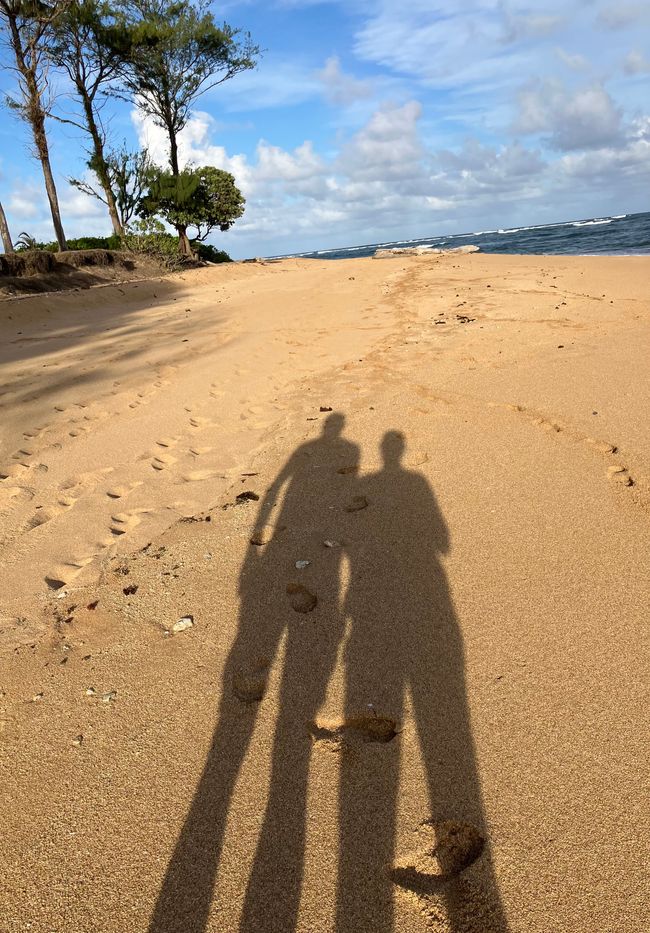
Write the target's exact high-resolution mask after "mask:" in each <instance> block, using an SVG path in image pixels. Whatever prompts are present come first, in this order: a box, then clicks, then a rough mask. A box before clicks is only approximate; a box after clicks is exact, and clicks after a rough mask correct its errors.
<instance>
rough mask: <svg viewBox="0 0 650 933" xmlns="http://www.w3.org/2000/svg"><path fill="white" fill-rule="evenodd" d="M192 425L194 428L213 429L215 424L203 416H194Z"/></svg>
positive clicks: (191, 419)
mask: <svg viewBox="0 0 650 933" xmlns="http://www.w3.org/2000/svg"><path fill="white" fill-rule="evenodd" d="M190 424H191V425H192V427H193V428H207V427H212V425H213V424H214V422H213V421H210V419H209V418H203V417H202V416H201V415H192V417H191V418H190Z"/></svg>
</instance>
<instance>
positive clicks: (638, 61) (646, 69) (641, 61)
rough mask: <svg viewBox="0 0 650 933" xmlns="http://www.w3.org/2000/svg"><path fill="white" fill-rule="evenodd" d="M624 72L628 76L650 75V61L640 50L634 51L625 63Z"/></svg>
mask: <svg viewBox="0 0 650 933" xmlns="http://www.w3.org/2000/svg"><path fill="white" fill-rule="evenodd" d="M623 70H624V71H625V74H628V75H641V74H650V59H648V58H646V57H645V55H644V54H643V52H639V51H638V49H632V51H631V52H629V53H628V54H627V56H626V58H625V61H624V62H623Z"/></svg>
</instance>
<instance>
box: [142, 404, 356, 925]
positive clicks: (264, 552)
mask: <svg viewBox="0 0 650 933" xmlns="http://www.w3.org/2000/svg"><path fill="white" fill-rule="evenodd" d="M344 420H345V419H344V417H343V416H342V415H340V414H337V413H333V414H332V415H329V416H328V418H327V419H326V420H325V422H324V424H323V431H322V434H321V436H320V437H318V438H317V439H315V440H313V441H309V442H307V443H305V444H303V445H301V446H300V447H299V448H298V449H297V450H296V451H295V452H294V453H293V455H292V456H291V457H290V459H289V460H288V461H287V463H286V465H285V466H284V468H283V469H282V470H281V472H280V473H279V474H278V476H277V478H276V479H275V481H274V482H273V484H272V485H271V487H270V488H269V489H268V491H267V493H266V495H265V496H264V498H263V500H262V502H261V504H260V508H259V513H258V516H257V522H256V528H257V529H258V530H259V536H258V537H257V538H255V536H254V540H258V541H259V542H265V543H260V544H259V546H255V545H253V544H251V546H250V549H249V551H248V554H247V557H246V559H245V561H244V563H243V566H242V570H241V575H240V585H239V593H240V617H239V627H238V631H237V634H236V637H235V641H234V643H233V646H232V648H231V650H230V652H229V655H228V658H227V661H226V664H225V670H224V676H223V686H222V693H221V700H220V705H219V710H218V717H217V725H216V729H215V733H214V737H213V741H212V745H211V749H210V752H209V754H208V757H207V761H206V764H205V767H204V770H203V774H202V776H201V779H200V781H199V784H198V787H197V789H196V793H195V796H194V799H193V801H192V804H191V808H190V811H189V813H188V815H187V818H186V820H185V823H184V825H183V828H182V830H181V833H180V836H179V838H178V841H177V843H176V846H175V848H174V851H173V854H172V856H171V860H170V862H169V866H168V868H167V872H166V875H165V878H164V881H163V884H162V888H161V891H160V894H159V896H158V899H157V903H156V906H155V909H154V913H153V916H152V919H151V921H150V926H149V931H150V933H204V931H205V930H206V929H207V924H208V917H209V911H210V904H211V901H212V896H213V888H214V882H215V877H216V873H217V869H218V865H219V859H220V855H221V850H222V846H223V840H224V833H225V828H226V820H227V817H228V811H229V808H230V804H231V800H232V796H233V793H234V789H235V785H236V782H237V777H238V774H239V772H240V769H241V767H242V763H243V761H244V757H245V755H246V752H247V750H248V748H249V745H250V742H251V738H252V735H253V730H254V727H255V724H256V720H257V716H258V710H259V707H260V701H262V702H263V696H264V692H265V689H266V677H267V672H268V669H269V667H270V665H271V664H272V662H273V660H274V658H275V657H276V655H277V654H278V650H279V647H280V642H281V640H282V638H283V636H284V634H285V632H286V644H285V658H284V666H283V670H282V675H281V681H280V686H279V696H278V697H277V700H276V701H275V703H276V705H277V708H278V714H277V723H276V731H275V740H274V746H273V752H272V766H271V771H272V773H271V781H270V790H269V796H268V802H267V807H266V812H265V816H264V820H263V825H262V830H261V833H260V837H259V841H258V845H257V852H256V855H255V860H254V864H253V868H252V872H251V876H250V878H249V882H248V885H247V889H246V895H245V899H244V906H243V914H242V920H241V925H240V930H241V931H247V933H253V931H255V933H260V931H270V930H279V931H280V930H281V931H293V930H294V929H295V926H296V922H297V913H298V906H299V900H300V892H301V888H302V876H303V861H304V846H305V819H306V802H307V784H308V769H309V760H310V754H311V749H312V739H311V736H310V735H309V733H308V731H307V729H306V727H305V721H306V720H310V719H313V718H314V717H315V715H316V713H317V710H318V708H319V707H320V705H321V704H322V702H323V699H324V696H325V691H326V689H327V684H328V682H329V680H330V676H331V674H332V671H333V668H334V664H335V662H336V657H337V651H338V647H339V643H340V640H341V637H342V633H343V618H342V615H341V611H340V598H339V579H340V561H341V557H342V554H343V550H342V548H325V547H323V542H324V541H327V540H329V539H333V538H335V537H336V534H337V530H336V516H337V513H340V502H339V496H340V481H343V478H344V477H347V476H348V475H353V474H354V472H355V471H356V469H357V467H358V461H359V450H358V447H357V446H356V445H355V444H353V443H351V442H350V441H348V440H346V439H345V438H344V437H343V436H342V430H343V427H344ZM283 491H284V493H285V494H284V497H283V500H282V505H281V507H280V508H279V509H277V510H276V503H277V502H278V500H279V499H280V497H281V494H282V492H283ZM317 553H318V554H322V555H323V559H322V560H320V561H318V562H317V563H318V576H317V577H316V576H315V571H314V568H312V567H310V566H307V567H304V568H301V569H297V568H296V562H297V561H300V560H302V559H305V560H309V559H310V557H312V558H313V556H314V555H315V554H317ZM301 588H302V589H301ZM310 597H315V598H316V600H317V603H316V605H313V599H311V598H310Z"/></svg>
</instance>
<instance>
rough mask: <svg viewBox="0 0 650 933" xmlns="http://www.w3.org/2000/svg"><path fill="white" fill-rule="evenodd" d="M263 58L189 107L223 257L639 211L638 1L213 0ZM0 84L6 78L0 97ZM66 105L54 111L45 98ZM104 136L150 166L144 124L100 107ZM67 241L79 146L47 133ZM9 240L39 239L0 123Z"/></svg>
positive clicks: (95, 212)
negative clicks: (219, 187)
mask: <svg viewBox="0 0 650 933" xmlns="http://www.w3.org/2000/svg"><path fill="white" fill-rule="evenodd" d="M214 10H215V14H216V15H217V17H218V18H219V19H225V20H227V21H228V22H229V23H231V24H232V25H234V26H241V27H242V28H244V29H247V30H250V32H251V33H252V35H253V38H254V39H255V40H256V41H257V42H258V43H259V44H260V45H261V46H262V47H263V48H264V49H265V50H266V51H265V53H264V56H263V58H262V59H261V61H260V64H259V67H258V69H257V70H256V71H254V72H250V73H247V74H245V75H242V76H239V77H237V78H235V79H234V80H232V81H230V82H228V83H226V84H224V85H222V86H220V87H217V88H215V89H214V90H212V91H210V92H209V93H208V94H206V95H205V96H204V97H203V98H202V99H201V101H200V102H199V108H198V109H197V111H196V112H195V113H194V114H193V116H192V119H191V121H190V123H189V125H188V126H187V128H186V130H185V132H184V134H183V139H182V147H181V150H182V154H183V157H184V159H185V160H187V161H191V162H193V163H194V164H204V165H205V164H210V165H216V166H218V167H220V168H226V169H228V170H229V171H231V172H233V174H234V175H235V178H236V180H237V183H238V184H239V186H240V188H241V189H242V191H243V192H244V194H245V196H246V199H247V207H246V213H245V216H244V218H243V219H242V220H241V221H239V222H238V223H237V225H236V226H235V227H234V228H233V229H232V230H230V231H228V232H227V233H224V234H222V233H217V234H215V235H214V237H213V241H214V242H215V243H216V244H217V245H219V246H220V247H222V248H225V249H227V250H228V251H229V252H230V253H231V255H232V256H233V257H243V256H251V255H270V254H276V253H286V252H291V251H297V250H309V249H325V248H329V247H337V246H351V245H357V244H360V243H372V242H378V241H385V240H391V239H401V238H408V237H417V236H428V235H433V234H437V233H460V232H465V231H476V230H482V229H490V228H495V227H507V226H519V225H528V224H534V223H545V222H552V221H559V220H565V219H573V218H581V217H593V216H597V215H602V214H620V213H630V212H633V211H642V210H649V209H650V94H649V93H648V91H649V88H650V3H649V2H648V0H638V2H636V0H617V2H610V0H408V2H404V0H372V2H371V0H227V2H224V3H215V4H214ZM9 87H10V77H9V76H8V75H7V74H6V73H5V75H4V77H3V78H2V89H4V90H7V89H8V88H9ZM62 105H63V104H62ZM114 109H115V113H114V116H113V119H112V123H111V132H112V134H113V135H114V136H115V138H116V140H117V141H118V142H121V141H122V140H126V141H127V143H128V144H129V145H130V146H131V147H134V148H135V147H136V146H137V144H138V141H139V142H140V144H141V145H146V146H148V147H149V149H150V151H151V153H152V155H153V156H154V158H156V159H157V160H159V161H161V162H163V161H164V159H165V146H164V139H163V136H162V134H161V132H160V130H159V129H158V128H157V127H155V126H153V125H151V124H150V123H148V122H147V121H146V120H144V119H143V118H142V116H141V114H139V113H138V112H137V111H136V110H134V109H133V108H131V107H129V106H127V105H116V106H115V108H114ZM51 131H52V150H53V151H52V159H53V164H54V169H55V173H56V178H57V182H58V185H59V192H60V198H61V202H62V211H63V219H64V223H65V226H66V230H67V232H68V235H70V236H75V235H81V234H83V233H95V234H101V233H106V232H108V230H109V224H108V219H107V217H105V215H104V209H103V206H102V205H101V204H99V203H97V202H93V201H92V200H90V199H88V198H87V197H86V196H84V195H82V194H79V193H78V192H76V191H74V190H73V189H72V188H70V186H69V185H68V184H67V182H66V177H67V176H68V175H69V174H76V175H80V174H82V173H83V171H84V153H83V145H84V142H83V140H82V139H81V138H80V137H79V136H78V135H76V136H75V134H74V132H73V133H71V132H69V131H67V132H66V131H63V130H62V128H61V127H60V126H57V125H56V124H52V125H51ZM0 198H1V200H2V201H3V203H4V205H5V210H6V211H7V214H8V217H9V221H10V225H11V228H12V231H13V232H14V236H17V234H18V233H20V232H21V231H23V230H27V231H28V232H29V233H31V234H32V235H34V236H37V237H39V238H47V239H52V238H53V237H52V229H51V223H50V222H49V221H48V213H47V209H46V203H45V197H44V193H43V187H42V181H41V178H40V176H39V169H38V166H37V164H35V163H34V162H33V161H31V160H30V147H29V144H28V139H27V134H26V131H25V128H24V127H22V126H21V125H20V124H19V123H17V122H16V120H15V118H13V117H12V116H11V115H10V114H9V113H7V111H6V110H5V111H3V112H2V115H1V117H0Z"/></svg>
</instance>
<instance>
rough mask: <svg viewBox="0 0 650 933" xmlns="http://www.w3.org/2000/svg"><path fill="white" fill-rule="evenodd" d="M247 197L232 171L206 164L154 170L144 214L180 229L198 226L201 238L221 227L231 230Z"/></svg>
mask: <svg viewBox="0 0 650 933" xmlns="http://www.w3.org/2000/svg"><path fill="white" fill-rule="evenodd" d="M244 204H245V200H244V197H243V195H242V193H241V191H240V190H239V188H237V186H236V185H235V179H234V178H233V176H232V175H231V174H230V172H224V171H223V170H222V169H219V168H214V167H213V166H211V165H206V166H204V167H203V168H195V169H193V168H188V169H185V170H184V171H182V172H180V173H179V174H178V175H173V174H172V173H171V172H161V171H155V172H152V173H151V176H150V183H149V190H148V192H147V194H146V195H145V196H144V198H143V199H142V201H141V205H140V214H141V216H142V217H154V216H160V217H162V218H163V220H165V221H167V223H169V224H171V225H172V226H173V227H176V229H177V230H178V231H179V233H180V232H184V231H185V230H186V229H187V228H188V227H194V228H195V230H196V234H195V235H194V237H192V239H194V240H198V241H199V242H200V241H202V240H205V238H206V237H207V236H208V235H209V234H210V233H211V232H212V230H214V229H216V228H217V227H218V228H219V229H220V230H228V229H229V228H230V227H231V226H232V225H233V224H234V222H235V220H236V219H237V218H238V217H241V215H242V214H243V213H244Z"/></svg>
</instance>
